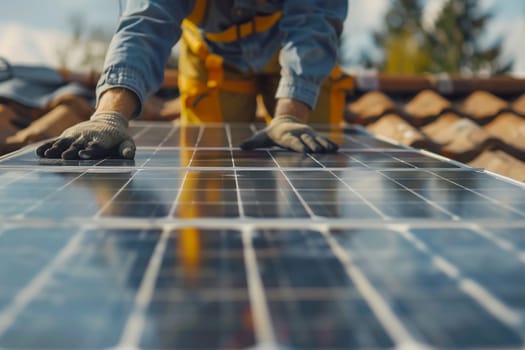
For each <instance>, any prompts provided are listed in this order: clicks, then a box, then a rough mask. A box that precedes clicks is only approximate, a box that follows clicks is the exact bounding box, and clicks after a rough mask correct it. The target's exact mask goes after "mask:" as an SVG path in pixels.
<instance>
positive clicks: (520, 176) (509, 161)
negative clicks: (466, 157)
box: [469, 150, 525, 181]
mask: <svg viewBox="0 0 525 350" xmlns="http://www.w3.org/2000/svg"><path fill="white" fill-rule="evenodd" d="M469 165H471V166H473V167H477V168H484V169H487V170H490V171H492V172H495V173H498V174H501V175H503V176H507V177H510V178H513V179H515V180H518V181H525V163H524V162H522V161H520V160H519V159H516V158H514V157H512V156H510V155H509V154H507V153H505V152H503V151H500V150H487V151H485V152H483V153H481V154H480V155H479V156H478V157H477V158H476V159H474V160H472V161H471V162H470V163H469Z"/></svg>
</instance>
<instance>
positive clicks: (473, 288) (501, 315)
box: [394, 227, 522, 334]
mask: <svg viewBox="0 0 525 350" xmlns="http://www.w3.org/2000/svg"><path fill="white" fill-rule="evenodd" d="M394 232H397V233H398V234H399V235H400V236H401V237H403V238H404V239H405V240H407V241H408V242H410V243H411V244H413V246H414V247H415V248H416V249H418V250H419V251H421V252H423V253H424V254H427V255H429V256H430V258H431V261H433V262H434V266H435V267H436V268H438V269H439V270H440V271H441V272H443V273H444V274H446V275H447V276H448V277H450V278H451V279H453V280H454V281H456V283H457V284H458V286H459V288H460V289H461V290H462V291H463V292H465V293H466V294H468V295H469V296H470V297H471V298H472V299H474V300H475V301H476V302H477V303H478V304H479V305H480V306H481V307H483V308H484V309H485V310H487V311H488V312H489V313H490V314H492V315H493V316H494V317H496V318H497V319H498V320H500V321H501V322H502V323H504V324H506V325H507V326H509V327H511V328H513V329H515V330H517V331H518V334H519V333H520V329H519V326H521V323H522V319H521V315H520V314H519V313H517V312H514V311H512V309H510V308H509V307H508V306H506V305H505V304H504V303H503V302H502V301H501V300H499V299H498V298H497V297H495V296H493V295H492V294H491V293H490V292H489V291H487V290H486V289H485V288H484V287H483V286H481V285H480V284H479V283H477V282H476V281H474V280H473V279H471V278H470V277H468V276H465V275H464V273H463V272H462V271H461V269H460V268H459V267H457V266H455V265H454V264H453V263H451V262H450V261H448V260H447V259H445V258H444V257H443V256H441V255H439V254H437V253H436V252H435V251H433V250H432V249H431V248H430V247H429V246H428V245H426V244H425V243H424V242H422V241H421V240H419V239H418V238H417V237H415V236H414V235H413V234H412V233H411V232H410V230H409V229H407V228H405V229H400V228H399V227H397V228H396V229H395V230H394Z"/></svg>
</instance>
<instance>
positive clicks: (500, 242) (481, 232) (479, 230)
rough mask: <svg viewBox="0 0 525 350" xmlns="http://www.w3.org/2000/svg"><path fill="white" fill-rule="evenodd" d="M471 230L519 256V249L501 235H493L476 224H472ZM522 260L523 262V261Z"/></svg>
mask: <svg viewBox="0 0 525 350" xmlns="http://www.w3.org/2000/svg"><path fill="white" fill-rule="evenodd" d="M472 231H474V232H476V233H477V234H479V235H480V236H482V237H484V238H486V239H487V240H489V241H491V242H493V243H494V244H495V245H496V246H498V247H499V248H500V249H503V250H506V251H508V252H510V253H512V254H515V255H516V256H518V257H519V255H520V253H521V252H520V250H519V249H518V248H517V247H516V246H515V245H514V244H512V243H511V242H510V241H508V240H506V239H504V238H502V237H497V236H495V235H494V234H493V233H492V232H490V231H487V230H486V229H484V228H483V227H480V225H477V224H474V225H472ZM523 262H524V263H525V261H523Z"/></svg>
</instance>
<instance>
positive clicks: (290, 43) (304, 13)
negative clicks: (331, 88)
mask: <svg viewBox="0 0 525 350" xmlns="http://www.w3.org/2000/svg"><path fill="white" fill-rule="evenodd" d="M347 11H348V1H347V0H287V1H285V2H284V7H283V12H284V16H283V18H282V20H281V22H280V30H281V32H282V33H283V37H284V39H283V40H284V41H283V43H282V49H281V53H280V56H279V60H280V64H281V67H282V70H281V81H280V83H279V87H278V89H277V93H276V97H277V98H293V99H295V100H299V101H301V102H304V103H306V104H307V105H308V106H310V108H313V107H314V106H315V104H316V102H317V97H318V96H319V89H320V85H321V83H322V82H323V80H324V79H325V78H326V77H328V75H329V74H330V72H331V70H332V69H333V68H334V66H335V63H336V60H337V54H338V48H339V37H340V35H341V32H342V30H343V22H344V20H345V18H346V14H347Z"/></svg>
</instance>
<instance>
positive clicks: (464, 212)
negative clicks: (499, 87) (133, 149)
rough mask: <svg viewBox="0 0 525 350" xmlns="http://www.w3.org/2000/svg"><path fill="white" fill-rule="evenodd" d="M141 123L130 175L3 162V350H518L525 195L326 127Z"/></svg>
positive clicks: (22, 156)
mask: <svg viewBox="0 0 525 350" xmlns="http://www.w3.org/2000/svg"><path fill="white" fill-rule="evenodd" d="M259 127H260V125H236V124H232V125H221V124H210V125H202V126H197V125H190V126H187V127H182V126H179V125H171V124H159V123H157V124H152V123H135V124H133V125H132V126H131V131H132V133H133V135H134V138H135V140H136V142H137V145H138V150H137V157H136V159H135V160H134V161H124V160H117V159H105V160H98V161H63V160H52V159H51V160H50V159H37V158H36V157H35V155H34V147H29V148H26V149H24V150H21V151H19V152H16V153H14V154H11V155H8V156H6V157H3V158H1V159H0V220H1V223H2V224H1V228H0V280H1V281H2V284H1V286H0V348H22V347H23V348H33V349H39V348H68V349H85V348H90V349H91V348H93V349H95V348H99V349H102V348H144V349H153V348H155V349H157V348H209V349H217V348H228V349H229V348H250V347H260V348H322V349H327V348H341V349H347V348H350V347H356V348H392V347H401V346H414V347H416V348H419V347H423V346H426V347H438V348H442V347H444V348H446V347H450V348H458V347H471V348H479V347H490V348H502V349H503V348H521V347H523V346H524V340H525V287H524V286H525V285H524V284H523V281H524V280H525V188H524V186H523V185H521V184H518V183H515V182H513V181H511V180H507V179H504V178H501V177H497V176H495V175H492V174H490V173H487V172H485V171H483V170H481V169H474V168H470V167H466V166H463V165H461V164H459V163H456V162H453V161H450V160H447V159H444V158H440V157H437V156H433V155H431V154H429V153H426V152H421V151H418V150H415V149H410V148H404V147H399V146H397V145H394V144H390V143H388V142H386V141H383V140H379V139H376V138H374V137H372V136H370V135H369V134H366V133H364V132H361V131H360V130H359V129H340V128H334V127H332V128H325V129H324V132H325V133H326V134H327V135H329V136H330V137H331V138H332V139H334V140H337V142H338V143H339V144H341V145H342V147H341V150H340V152H339V153H337V154H311V155H302V154H297V153H291V152H285V151H282V150H278V149H268V150H257V151H249V152H244V151H241V150H240V149H239V148H237V147H236V145H237V144H238V143H239V142H240V141H241V140H242V139H244V138H245V137H246V136H248V135H250V134H252V133H253V132H254V131H255V130H257V128H259Z"/></svg>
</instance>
